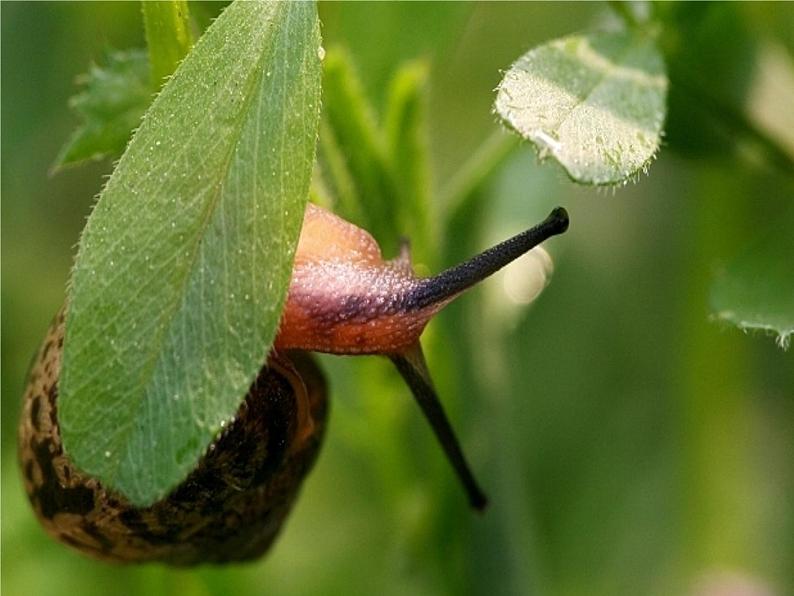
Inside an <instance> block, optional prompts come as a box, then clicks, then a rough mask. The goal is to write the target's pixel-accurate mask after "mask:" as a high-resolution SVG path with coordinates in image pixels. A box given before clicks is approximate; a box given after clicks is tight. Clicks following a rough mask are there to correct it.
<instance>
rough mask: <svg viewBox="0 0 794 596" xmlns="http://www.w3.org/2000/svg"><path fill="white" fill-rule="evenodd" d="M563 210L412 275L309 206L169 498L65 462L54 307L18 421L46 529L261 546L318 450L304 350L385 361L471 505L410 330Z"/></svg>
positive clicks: (212, 546)
mask: <svg viewBox="0 0 794 596" xmlns="http://www.w3.org/2000/svg"><path fill="white" fill-rule="evenodd" d="M567 226H568V218H567V214H566V213H565V211H564V210H563V209H561V208H558V209H555V210H554V211H553V212H552V214H551V215H550V216H549V217H548V218H547V219H546V220H545V221H544V222H542V223H541V224H539V225H538V226H536V227H534V228H532V229H530V230H527V231H526V232H524V233H523V234H519V235H518V236H515V237H514V238H511V239H510V240H507V241H505V242H503V243H501V244H499V245H497V246H495V247H493V248H492V249H489V250H487V251H485V252H484V253H482V254H480V255H478V256H476V257H474V258H473V259H471V260H470V261H467V262H465V263H462V264H461V265H458V266H456V267H453V268H451V269H448V270H447V271H445V272H443V273H441V274H439V275H437V276H434V277H431V278H417V277H416V276H415V275H414V273H413V270H412V268H411V263H410V257H409V255H408V252H407V250H403V251H402V253H401V255H400V257H398V258H397V259H394V260H391V261H384V260H383V258H382V256H381V252H380V249H379V247H378V245H377V243H376V242H375V240H374V239H373V238H372V236H370V235H369V234H368V233H367V232H365V231H364V230H361V229H360V228H357V227H356V226H354V225H352V224H350V223H348V222H346V221H344V220H342V219H341V218H339V217H337V216H335V215H333V214H331V213H329V212H328V211H325V210H323V209H321V208H319V207H316V206H314V205H309V206H308V207H307V210H306V214H305V217H304V224H303V230H302V232H301V236H300V241H299V243H298V247H297V250H296V255H295V264H294V268H293V275H292V280H291V283H290V288H289V293H288V296H287V301H286V305H285V308H284V313H283V315H282V321H281V325H280V327H279V332H278V334H277V337H276V339H275V342H274V350H273V352H272V353H271V355H270V357H269V358H268V362H267V364H266V366H264V367H263V368H262V370H261V371H260V373H259V375H258V376H257V378H256V380H255V381H254V383H253V384H252V385H251V388H250V390H249V392H248V394H247V395H246V397H245V400H244V402H243V403H242V405H241V406H240V409H239V410H238V412H237V415H236V416H235V418H234V420H233V421H232V423H231V424H229V425H228V426H227V427H226V428H225V429H224V430H223V432H222V433H221V435H220V436H219V437H218V438H216V440H215V441H214V442H213V444H212V445H211V446H210V447H209V449H208V450H207V452H206V454H205V455H204V457H203V458H202V460H201V461H200V462H199V465H198V467H197V468H196V469H195V470H194V471H193V472H191V473H190V475H189V476H188V477H187V478H186V479H185V480H184V481H183V482H182V483H181V484H180V485H179V486H177V487H176V488H175V489H174V490H173V491H172V492H171V493H170V494H169V495H168V496H167V497H165V498H164V499H162V500H160V501H158V502H157V503H155V504H153V505H151V506H149V507H143V508H141V507H135V506H133V505H132V504H131V503H129V502H128V501H127V500H126V499H125V498H124V497H123V496H122V495H120V494H118V493H115V492H114V491H111V490H109V489H106V488H104V487H103V486H102V485H101V483H100V482H99V481H97V480H96V479H95V478H91V477H90V476H88V475H86V474H84V473H82V472H81V471H79V470H78V469H76V468H75V467H74V466H73V464H72V463H71V460H70V459H69V457H68V455H67V454H65V453H64V451H63V447H62V444H61V438H60V429H59V425H58V418H57V405H58V404H57V400H58V379H59V375H60V362H61V352H62V346H63V330H64V315H63V311H62V312H61V313H59V315H58V316H57V317H56V320H55V321H54V322H53V324H52V326H51V327H50V330H49V331H48V334H47V335H46V336H45V338H44V342H43V343H42V347H41V349H40V351H39V353H38V355H37V357H36V359H35V360H34V363H33V366H32V368H31V371H30V374H29V379H28V384H27V389H26V392H25V397H24V405H23V412H22V419H21V423H20V429H19V455H20V462H21V466H22V472H23V478H24V484H25V489H26V491H27V493H28V497H29V498H30V501H31V503H32V505H33V509H34V511H35V512H36V514H37V516H38V518H39V520H40V521H41V523H42V525H43V526H44V528H45V529H46V530H47V531H48V532H49V533H50V534H51V535H53V536H54V537H56V538H58V539H59V540H61V541H63V542H65V543H67V544H69V545H71V546H73V547H75V548H77V549H79V550H81V551H83V552H86V553H88V554H90V555H92V556H95V557H97V558H100V559H105V560H111V561H117V562H144V561H161V562H165V563H169V564H174V565H193V564H200V563H207V562H210V563H222V562H227V561H239V560H246V559H252V558H255V557H258V556H260V555H262V554H263V553H264V552H265V551H266V550H267V549H268V548H269V546H270V545H271V544H272V542H273V540H274V539H275V537H276V535H277V534H278V531H279V529H280V528H281V526H282V524H283V522H284V520H285V519H286V517H287V514H288V513H289V510H290V508H291V505H292V503H293V502H294V500H295V497H296V496H297V493H298V490H299V488H300V485H301V482H302V481H303V478H304V477H305V476H306V474H307V473H308V471H309V470H310V469H311V466H312V464H313V462H314V460H315V458H316V456H317V453H318V450H319V447H320V444H321V441H322V437H323V431H324V428H325V420H326V411H327V399H326V385H325V381H324V379H323V376H322V373H321V371H320V370H319V369H318V368H317V366H316V365H315V364H314V362H313V361H312V359H311V358H310V357H309V355H308V354H306V353H305V351H319V352H330V353H335V354H382V355H385V356H388V357H389V358H391V360H392V361H393V362H394V363H395V365H396V366H397V369H398V370H399V372H400V373H401V374H402V376H403V378H404V379H405V380H406V382H407V383H408V385H409V387H410V389H411V391H412V393H413V395H414V397H415V398H416V400H417V402H418V404H419V405H420V407H421V409H422V410H423V412H424V413H425V415H426V416H427V418H428V420H429V422H430V423H431V426H432V428H433V430H434V432H435V433H436V435H437V437H438V439H439V441H440V443H441V445H442V447H443V449H444V451H445V453H446V454H447V456H448V458H449V460H450V463H451V464H452V466H453V468H454V469H455V471H456V473H457V474H458V476H459V478H460V480H461V482H462V484H463V486H464V489H465V490H466V492H467V494H468V496H469V501H470V503H471V504H472V506H473V507H475V508H477V509H482V508H483V507H484V506H485V504H486V499H485V496H484V494H483V493H482V491H481V490H480V488H479V486H478V485H477V483H476V482H475V480H474V477H473V475H472V474H471V471H470V469H469V467H468V464H467V463H466V461H465V458H464V456H463V453H462V451H461V449H460V446H459V444H458V441H457V439H456V437H455V435H454V433H453V431H452V428H451V427H450V425H449V422H448V420H447V418H446V416H445V414H444V411H443V409H442V407H441V403H440V402H439V401H438V398H437V396H436V394H435V390H434V389H433V385H432V381H431V380H430V376H429V373H428V371H427V368H426V366H425V363H424V358H423V356H422V352H421V348H420V344H419V336H420V334H421V333H422V330H423V329H424V327H425V325H426V324H427V322H428V321H429V320H430V318H431V317H432V316H433V315H434V314H435V313H436V312H438V311H439V310H440V309H441V308H443V306H444V305H446V304H447V303H449V302H450V301H451V300H453V299H454V298H455V297H456V296H457V295H458V294H460V293H461V292H462V291H464V290H465V289H466V288H468V287H470V286H471V285H473V284H475V283H476V282H478V281H479V280H481V279H483V278H484V277H487V276H488V275H490V274H491V273H493V272H494V271H496V270H498V269H500V268H501V267H502V266H504V265H505V264H506V263H508V262H510V261H511V260H513V259H515V258H516V257H517V256H520V255H521V254H523V253H525V252H527V251H528V250H529V249H530V248H532V247H533V246H535V245H537V244H539V243H540V242H542V241H543V240H545V239H546V238H548V237H550V236H552V235H555V234H560V233H562V232H564V231H565V229H567Z"/></svg>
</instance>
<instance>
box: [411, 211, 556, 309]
mask: <svg viewBox="0 0 794 596" xmlns="http://www.w3.org/2000/svg"><path fill="white" fill-rule="evenodd" d="M567 229H568V212H567V211H566V210H565V209H563V208H562V207H557V208H556V209H554V210H553V211H552V212H551V213H550V214H549V216H548V217H547V218H546V219H545V220H543V221H542V222H541V223H539V224H538V225H536V226H535V227H534V228H530V229H529V230H526V231H525V232H522V233H521V234H518V235H516V236H513V237H512V238H509V239H508V240H505V241H504V242H501V243H499V244H497V245H496V246H494V247H492V248H489V249H488V250H486V251H484V252H482V253H480V254H479V255H477V256H476V257H473V258H471V259H469V260H468V261H464V262H463V263H461V264H460V265H456V266H454V267H451V268H450V269H447V270H446V271H442V272H441V273H439V274H438V275H434V276H433V277H428V278H426V279H423V280H421V281H420V282H419V283H418V284H417V285H416V286H415V287H414V288H412V289H411V291H410V296H409V297H408V299H407V302H408V304H410V305H411V308H416V309H421V308H424V307H426V306H430V305H431V304H437V303H439V302H441V301H442V300H445V299H447V298H450V297H452V296H455V295H456V294H459V293H460V292H462V291H463V290H465V289H467V288H470V287H471V286H473V285H474V284H476V283H477V282H479V281H482V280H483V279H485V278H486V277H488V276H489V275H491V274H493V273H495V272H497V271H499V269H501V268H502V267H504V266H505V265H507V264H508V263H510V262H511V261H514V260H515V259H517V258H518V257H520V256H521V255H523V254H524V253H526V252H527V251H529V250H530V249H532V248H533V247H535V246H537V245H538V244H540V243H541V242H543V241H544V240H547V239H548V238H550V237H551V236H556V235H557V234H562V233H563V232H564V231H565V230H567Z"/></svg>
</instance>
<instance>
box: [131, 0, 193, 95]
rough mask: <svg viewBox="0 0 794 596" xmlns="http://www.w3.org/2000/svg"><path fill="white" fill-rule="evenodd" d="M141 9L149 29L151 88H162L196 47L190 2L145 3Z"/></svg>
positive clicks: (147, 44) (147, 42)
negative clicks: (163, 83) (188, 3)
mask: <svg viewBox="0 0 794 596" xmlns="http://www.w3.org/2000/svg"><path fill="white" fill-rule="evenodd" d="M141 8H142V9H143V22H144V25H145V26H146V46H147V47H148V48H149V64H150V65H151V69H152V71H151V72H152V85H153V86H154V88H155V89H159V88H160V85H161V84H162V82H163V79H165V78H166V77H168V76H170V75H171V73H173V72H174V71H175V70H176V67H177V65H178V64H179V63H180V62H181V61H182V58H184V57H185V56H186V55H187V53H188V52H189V51H190V46H192V45H193V35H192V33H191V32H190V12H189V11H188V6H187V0H167V1H162V0H161V1H159V2H142V3H141Z"/></svg>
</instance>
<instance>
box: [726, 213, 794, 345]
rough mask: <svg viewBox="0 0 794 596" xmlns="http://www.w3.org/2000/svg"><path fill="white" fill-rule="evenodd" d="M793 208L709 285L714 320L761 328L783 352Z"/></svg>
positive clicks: (790, 326)
mask: <svg viewBox="0 0 794 596" xmlns="http://www.w3.org/2000/svg"><path fill="white" fill-rule="evenodd" d="M792 230H794V210H789V213H788V216H787V217H784V218H783V219H781V220H780V221H778V222H777V223H776V224H775V225H774V226H773V227H772V228H771V229H769V230H767V232H766V234H765V235H764V237H763V238H760V239H759V240H757V241H756V242H755V243H754V244H753V245H752V246H749V247H748V248H747V249H746V250H745V251H744V252H743V253H741V254H740V255H739V256H738V257H736V258H735V259H734V260H733V261H732V262H731V263H729V264H728V266H727V267H725V269H724V270H722V271H720V272H719V274H718V275H717V277H716V278H715V280H714V283H713V284H712V287H711V308H712V311H713V312H714V316H715V317H716V318H717V319H719V320H722V321H727V322H729V323H732V324H733V325H736V326H737V327H739V328H740V329H744V330H748V329H760V330H764V331H768V332H770V333H773V334H775V335H776V336H777V342H778V344H779V345H780V347H782V348H787V347H788V345H789V341H790V338H791V335H792V334H793V333H794V233H793V232H792Z"/></svg>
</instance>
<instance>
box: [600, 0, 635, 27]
mask: <svg viewBox="0 0 794 596" xmlns="http://www.w3.org/2000/svg"><path fill="white" fill-rule="evenodd" d="M608 4H609V6H610V8H611V9H612V10H614V11H615V12H616V13H617V15H618V16H619V17H620V18H621V19H623V22H624V23H626V26H627V27H629V28H630V29H638V28H640V26H641V24H640V22H639V21H638V20H637V16H636V15H635V14H634V12H633V11H632V10H631V7H630V6H629V4H628V3H627V2H622V1H620V0H609V2H608Z"/></svg>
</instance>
